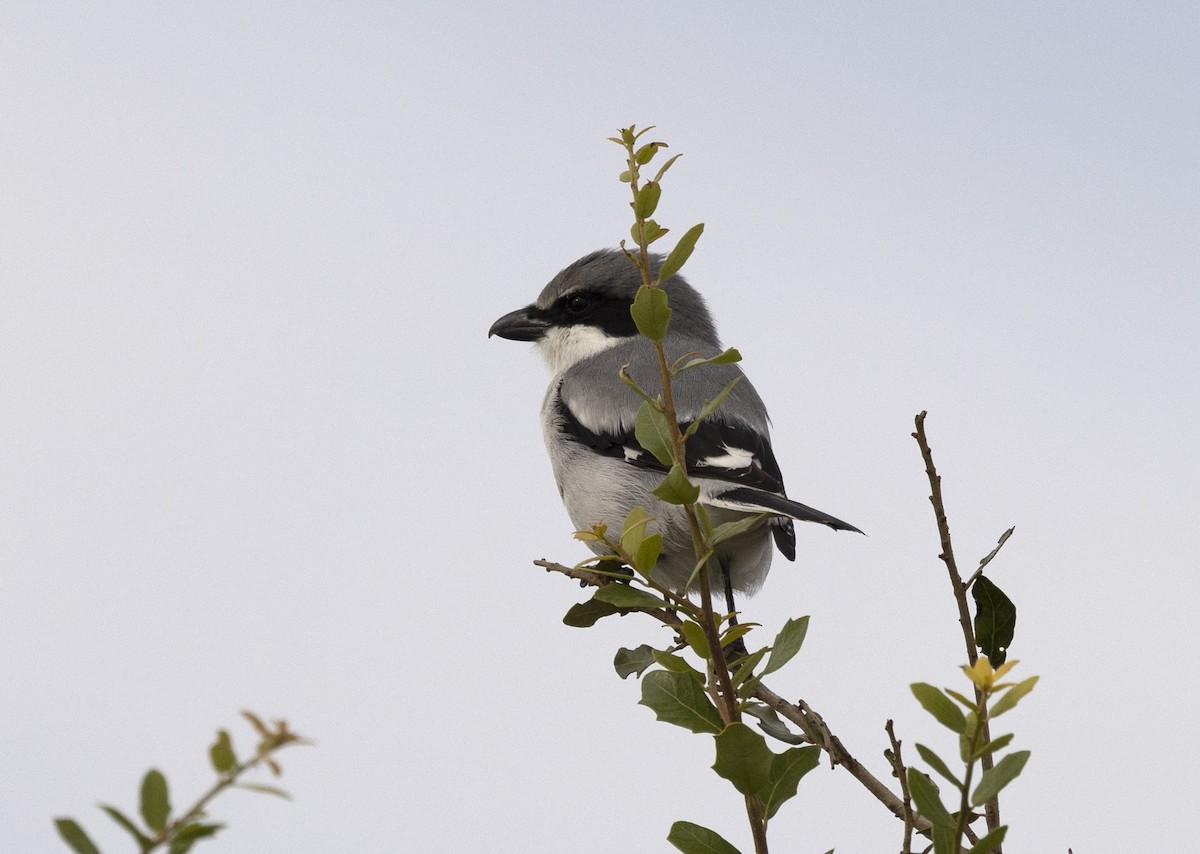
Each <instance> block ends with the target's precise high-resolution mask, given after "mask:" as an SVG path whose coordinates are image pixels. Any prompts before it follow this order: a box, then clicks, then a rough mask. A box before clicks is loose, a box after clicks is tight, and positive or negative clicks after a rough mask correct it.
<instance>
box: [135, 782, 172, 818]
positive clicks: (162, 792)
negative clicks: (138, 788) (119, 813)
mask: <svg viewBox="0 0 1200 854" xmlns="http://www.w3.org/2000/svg"><path fill="white" fill-rule="evenodd" d="M141 812H142V818H143V819H144V820H145V822H146V826H147V827H149V828H150V829H151V830H162V829H163V828H164V827H166V826H167V818H168V817H169V816H170V815H171V800H170V797H169V796H168V793H167V778H166V777H164V776H163V774H162V772H161V771H159V770H158V769H157V768H151V769H150V770H149V771H147V772H146V776H145V777H143V778H142V798H141Z"/></svg>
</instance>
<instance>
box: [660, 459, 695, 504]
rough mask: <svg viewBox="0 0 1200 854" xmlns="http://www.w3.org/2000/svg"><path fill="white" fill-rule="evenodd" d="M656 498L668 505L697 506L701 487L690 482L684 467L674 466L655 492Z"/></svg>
mask: <svg viewBox="0 0 1200 854" xmlns="http://www.w3.org/2000/svg"><path fill="white" fill-rule="evenodd" d="M654 496H655V497H656V498H658V499H659V500H661V501H665V502H667V503H668V504H695V503H696V499H697V498H699V497H700V487H698V486H696V484H694V483H692V482H691V481H690V480H688V476H687V473H686V472H684V470H683V466H681V465H673V466H671V471H670V472H668V474H667V476H666V478H665V479H664V480H663V482H662V483H660V484H659V485H658V488H657V489H655V490H654Z"/></svg>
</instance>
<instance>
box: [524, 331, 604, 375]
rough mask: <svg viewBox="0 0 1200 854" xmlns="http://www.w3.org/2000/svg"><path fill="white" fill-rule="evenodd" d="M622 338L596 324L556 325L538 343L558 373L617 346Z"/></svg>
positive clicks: (554, 370)
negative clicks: (599, 327)
mask: <svg viewBox="0 0 1200 854" xmlns="http://www.w3.org/2000/svg"><path fill="white" fill-rule="evenodd" d="M622 340H624V339H621V338H614V337H613V336H611V335H608V334H607V333H605V332H602V331H600V330H599V329H597V328H596V327H594V326H555V327H553V328H552V329H550V330H548V331H547V332H546V334H545V335H544V336H542V338H541V340H540V341H538V342H537V345H538V350H539V351H540V352H541V354H542V358H543V359H545V360H546V364H547V365H549V366H550V371H551V373H554V374H558V373H560V372H562V371H565V370H566V369H567V368H569V367H571V366H572V365H576V364H578V363H579V362H582V361H583V360H584V359H587V358H590V357H592V356H595V355H596V354H597V353H603V352H604V351H605V350H607V349H609V348H610V347H615V346H617V345H618V344H620V343H621V341H622Z"/></svg>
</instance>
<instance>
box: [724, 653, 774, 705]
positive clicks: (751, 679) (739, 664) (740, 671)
mask: <svg viewBox="0 0 1200 854" xmlns="http://www.w3.org/2000/svg"><path fill="white" fill-rule="evenodd" d="M766 654H767V650H766V649H759V650H755V651H754V652H752V653H750V654H749V655H747V656H744V657H742V658H739V659H737V660H735V661H731V662H729V667H730V671H729V678H730V682H731V683H732V685H733V687H734V688H736V689H737V692H738V695H739V696H740V697H742V698H745V697H748V696H749V695H750V694H751V692H753V690H754V686H755V685H757V684H758V682H759V680H760V679H761V674H760V675H759V676H755V675H754V668H755V667H757V666H758V663H759V662H760V661H762V660H763V657H764V656H765V655H766ZM743 683H745V684H744V685H743Z"/></svg>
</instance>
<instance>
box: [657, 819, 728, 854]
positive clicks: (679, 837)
mask: <svg viewBox="0 0 1200 854" xmlns="http://www.w3.org/2000/svg"><path fill="white" fill-rule="evenodd" d="M667 842H670V843H671V844H672V845H674V846H675V847H676V848H678V849H679V850H680V851H682V852H683V854H740V852H739V851H738V850H737V849H736V848H734V847H733V846H732V845H730V844H729V843H728V842H726V841H725V840H724V838H722V837H721V836H720V834H718V833H717V832H716V831H713V830H709V829H708V828H707V827H701V826H700V825H698V824H692V823H691V822H690V821H677V822H675V823H674V824H673V825H671V832H670V833H668V834H667Z"/></svg>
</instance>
